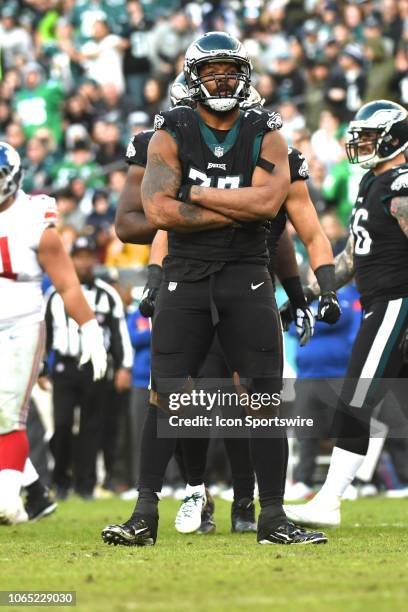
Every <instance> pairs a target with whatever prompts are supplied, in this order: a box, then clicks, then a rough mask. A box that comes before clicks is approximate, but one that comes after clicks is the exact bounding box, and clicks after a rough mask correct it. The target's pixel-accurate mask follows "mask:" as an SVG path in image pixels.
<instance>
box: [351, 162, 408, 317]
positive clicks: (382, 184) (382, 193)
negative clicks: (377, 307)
mask: <svg viewBox="0 0 408 612" xmlns="http://www.w3.org/2000/svg"><path fill="white" fill-rule="evenodd" d="M397 196H405V197H406V196H408V163H405V164H403V165H401V166H397V167H395V168H391V169H390V170H388V171H387V172H384V173H383V174H380V175H378V176H376V175H375V174H374V173H373V172H372V171H370V172H368V173H367V174H365V175H364V176H363V178H362V180H361V183H360V188H359V192H358V197H357V201H356V204H355V207H354V209H353V212H352V216H351V221H350V231H351V232H352V234H353V236H354V266H355V278H356V285H357V289H358V291H359V293H360V295H361V303H362V304H363V306H364V307H365V308H366V307H367V306H368V305H370V304H371V303H373V302H376V301H383V300H389V299H396V298H399V297H405V296H408V265H407V264H408V238H407V237H406V236H405V234H404V233H403V231H402V230H401V228H400V226H399V224H398V222H397V220H396V219H395V218H394V217H393V216H392V215H391V213H390V203H391V200H392V198H394V197H397Z"/></svg>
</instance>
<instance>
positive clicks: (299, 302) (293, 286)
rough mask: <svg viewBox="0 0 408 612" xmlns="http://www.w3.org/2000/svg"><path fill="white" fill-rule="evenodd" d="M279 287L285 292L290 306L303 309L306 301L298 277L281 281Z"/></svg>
mask: <svg viewBox="0 0 408 612" xmlns="http://www.w3.org/2000/svg"><path fill="white" fill-rule="evenodd" d="M281 285H282V287H283V288H284V290H285V291H286V295H287V296H288V298H289V301H290V303H291V305H292V306H294V307H295V308H305V307H306V299H305V296H304V293H303V289H302V285H301V282H300V278H299V277H298V276H292V277H290V278H285V279H284V280H282V281H281Z"/></svg>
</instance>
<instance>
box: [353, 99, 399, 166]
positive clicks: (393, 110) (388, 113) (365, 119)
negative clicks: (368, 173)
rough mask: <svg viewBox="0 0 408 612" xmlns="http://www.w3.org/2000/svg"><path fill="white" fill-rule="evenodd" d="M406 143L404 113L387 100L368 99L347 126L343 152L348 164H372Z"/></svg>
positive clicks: (397, 151)
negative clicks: (344, 150)
mask: <svg viewBox="0 0 408 612" xmlns="http://www.w3.org/2000/svg"><path fill="white" fill-rule="evenodd" d="M407 147H408V114H407V111H406V110H405V108H404V107H402V106H400V105H399V104H396V103H395V102H390V101H389V100H375V101H373V102H368V103H367V104H365V105H364V106H362V107H361V109H360V110H359V111H358V113H357V115H356V117H355V119H354V120H353V121H351V122H350V125H349V128H348V130H347V139H346V152H347V157H348V159H349V161H350V163H352V164H359V165H360V166H361V167H362V168H365V169H370V168H375V167H376V166H378V164H381V163H383V162H385V161H388V160H390V159H393V158H394V157H396V156H397V155H399V154H400V153H402V152H403V151H404V150H405V149H406V148H407Z"/></svg>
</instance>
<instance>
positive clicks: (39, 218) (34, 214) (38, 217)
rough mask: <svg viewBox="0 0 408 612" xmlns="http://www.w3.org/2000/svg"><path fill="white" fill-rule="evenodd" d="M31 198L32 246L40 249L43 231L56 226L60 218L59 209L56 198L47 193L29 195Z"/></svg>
mask: <svg viewBox="0 0 408 612" xmlns="http://www.w3.org/2000/svg"><path fill="white" fill-rule="evenodd" d="M27 197H28V198H29V199H30V200H31V210H30V212H31V219H32V225H31V232H30V233H31V235H32V243H31V247H32V248H33V249H35V250H37V249H38V246H39V244H40V240H41V236H42V233H43V231H44V230H45V229H46V228H47V227H50V226H54V225H56V223H57V219H58V209H57V203H56V201H55V198H50V197H49V196H47V195H35V196H27Z"/></svg>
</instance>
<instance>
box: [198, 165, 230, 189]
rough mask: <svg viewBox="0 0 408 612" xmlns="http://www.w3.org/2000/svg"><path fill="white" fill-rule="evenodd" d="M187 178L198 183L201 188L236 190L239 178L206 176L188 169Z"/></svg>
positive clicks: (199, 171) (203, 173)
mask: <svg viewBox="0 0 408 612" xmlns="http://www.w3.org/2000/svg"><path fill="white" fill-rule="evenodd" d="M188 178H190V179H191V180H192V181H200V183H199V184H200V185H202V186H203V187H216V188H217V189H238V187H239V185H240V182H241V177H240V176H239V175H238V176H218V177H215V176H207V175H206V174H205V172H201V170H197V169H196V168H190V171H189V173H188Z"/></svg>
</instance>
